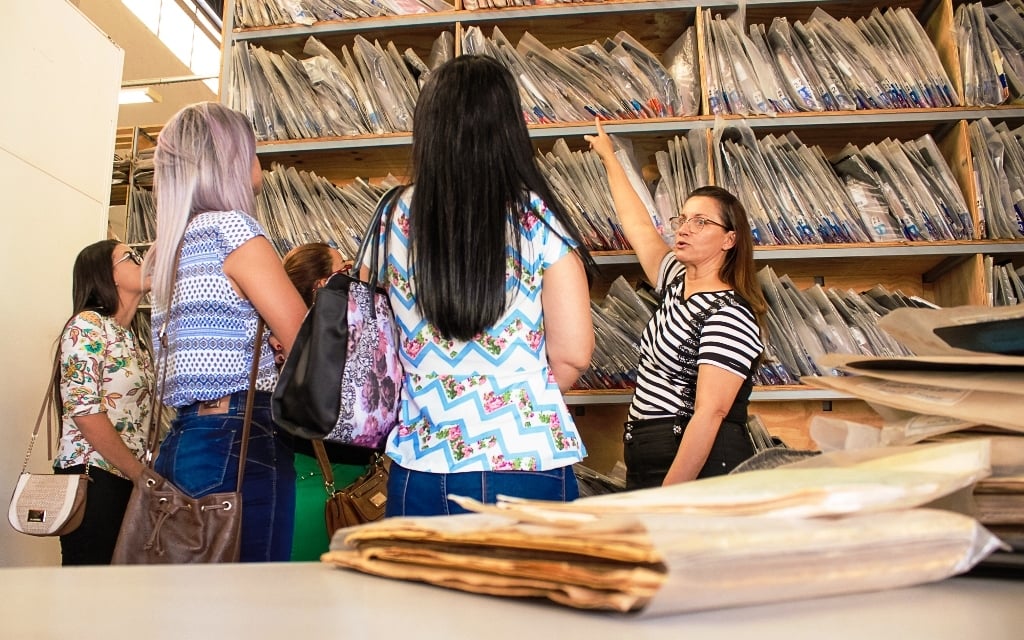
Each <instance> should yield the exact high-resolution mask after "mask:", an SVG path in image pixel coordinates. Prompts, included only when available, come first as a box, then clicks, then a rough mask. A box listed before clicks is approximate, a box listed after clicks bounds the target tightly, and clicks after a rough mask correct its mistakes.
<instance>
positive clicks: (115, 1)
mask: <svg viewBox="0 0 1024 640" xmlns="http://www.w3.org/2000/svg"><path fill="white" fill-rule="evenodd" d="M165 1H166V0H165ZM70 2H71V4H73V5H75V6H77V7H78V9H79V10H80V11H81V12H82V13H84V14H85V15H86V16H87V17H88V18H89V19H90V20H92V22H93V23H95V24H96V26H97V27H99V28H100V30H101V31H103V32H104V33H106V34H107V36H109V37H110V39H111V40H113V41H114V43H116V44H117V45H118V46H120V47H121V48H122V49H123V50H124V71H123V73H122V76H121V81H122V82H129V81H134V80H149V79H167V78H179V77H182V76H192V75H194V74H193V72H192V70H191V69H189V68H188V67H187V66H185V65H184V64H183V63H182V62H181V61H179V60H178V59H177V58H176V57H174V55H173V54H172V53H171V52H170V51H169V50H168V49H167V48H166V47H165V46H164V44H163V43H162V42H160V39H159V38H157V37H156V36H155V35H154V34H153V33H152V32H151V31H150V30H149V29H147V28H146V27H145V25H143V24H142V22H140V21H139V19H138V18H136V17H135V14H133V13H132V12H131V11H129V10H128V9H127V8H126V7H125V6H124V5H123V4H121V2H120V1H119V0H70ZM147 86H152V87H153V90H154V91H156V93H157V94H159V95H160V97H161V101H160V102H156V103H148V104H131V105H121V107H120V109H119V110H118V116H117V125H118V126H119V127H127V126H135V125H162V124H164V123H166V122H167V121H168V120H169V119H170V118H171V116H172V115H174V114H175V112H177V111H178V109H180V108H181V107H183V106H185V105H187V104H192V103H193V102H202V101H204V100H216V99H217V96H216V95H215V94H214V93H213V92H212V91H211V90H210V89H209V87H207V86H206V85H205V84H203V83H202V82H181V83H173V84H170V83H168V84H155V83H154V84H149V85H147Z"/></svg>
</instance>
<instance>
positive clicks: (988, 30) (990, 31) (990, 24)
mask: <svg viewBox="0 0 1024 640" xmlns="http://www.w3.org/2000/svg"><path fill="white" fill-rule="evenodd" d="M1004 4H1007V7H1006V8H1007V9H1009V6H1008V3H1004ZM998 15H1000V16H1002V17H1003V18H1004V19H1003V20H999V21H998V23H999V25H1000V26H1006V27H1007V28H1008V30H1010V31H1011V32H1012V31H1013V26H1014V25H1015V23H1016V22H1018V21H1020V20H1021V18H1020V16H1016V19H1012V16H1014V15H1015V14H1014V12H1013V10H1012V9H1009V10H1008V11H1006V10H1000V11H999V13H998ZM1006 18H1009V19H1011V20H1012V21H1010V20H1006ZM954 22H955V26H956V43H957V47H958V48H959V50H960V56H959V58H960V72H961V73H962V74H963V78H964V103H965V104H967V105H971V106H986V105H996V104H1002V103H1004V102H1006V101H1007V100H1008V99H1009V98H1010V88H1009V81H1008V78H1007V73H1006V70H1007V67H1008V66H1009V67H1010V69H1011V71H1013V72H1014V76H1015V80H1017V82H1018V84H1017V89H1018V92H1017V93H1016V95H1015V97H1020V93H1019V89H1020V84H1019V81H1020V76H1018V75H1017V73H1019V72H1020V71H1024V69H1022V68H1021V64H1020V62H1021V59H1020V58H1021V51H1020V50H1019V49H1016V48H1015V47H1014V45H1013V44H1012V42H1011V41H1010V40H1008V38H1007V34H1006V32H1005V31H1003V30H1002V29H1001V28H1000V27H996V26H995V22H994V21H992V20H990V18H989V17H988V15H987V12H986V10H985V9H984V8H982V6H981V3H980V2H975V3H971V4H964V5H960V6H959V7H957V9H956V14H955V16H954ZM996 33H999V36H998V38H997V37H996V35H995V34H996ZM997 40H998V41H997ZM1004 44H1005V45H1006V49H1005V52H1006V53H1008V54H1010V56H1011V57H1012V58H1013V65H1006V64H1005V58H1004V48H1003V46H1002V45H1004Z"/></svg>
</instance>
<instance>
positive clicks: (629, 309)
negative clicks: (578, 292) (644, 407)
mask: <svg viewBox="0 0 1024 640" xmlns="http://www.w3.org/2000/svg"><path fill="white" fill-rule="evenodd" d="M590 311H591V316H592V318H593V322H594V333H595V334H596V336H597V340H595V343H596V344H595V347H594V354H593V356H592V357H591V359H590V367H589V368H588V369H587V370H586V371H584V372H583V374H582V375H581V376H580V378H579V380H578V381H577V382H576V385H575V387H574V388H575V389H627V388H629V389H631V388H633V387H635V386H636V368H637V363H638V362H639V361H640V335H641V334H642V333H643V330H644V328H645V327H646V326H647V322H648V320H650V318H651V314H652V313H653V311H654V307H653V305H652V304H650V303H649V302H648V301H645V300H644V299H643V298H641V297H640V296H639V295H638V294H637V292H636V291H634V290H633V288H632V287H630V286H629V283H628V282H626V279H625V278H623V277H622V276H619V277H618V278H616V279H615V281H614V282H612V285H611V287H610V288H609V289H608V294H607V295H606V296H605V298H604V300H602V301H601V302H600V303H598V302H591V305H590Z"/></svg>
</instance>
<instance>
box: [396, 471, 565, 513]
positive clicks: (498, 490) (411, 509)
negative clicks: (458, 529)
mask: <svg viewBox="0 0 1024 640" xmlns="http://www.w3.org/2000/svg"><path fill="white" fill-rule="evenodd" d="M449 493H451V494H455V495H459V496H465V497H467V498H473V499H475V500H479V501H480V502H487V503H491V504H493V503H494V502H496V500H497V496H498V494H501V495H503V496H514V497H516V498H528V499H531V500H553V501H556V502H572V501H573V500H575V499H576V498H578V497H579V496H580V488H579V485H577V484H576V475H575V474H574V473H573V470H572V466H571V465H570V466H566V467H561V468H560V469H551V470H550V471H467V472H463V473H427V472H424V471H413V470H411V469H406V468H405V467H403V466H401V465H398V464H395V463H392V464H391V472H390V475H389V477H388V502H387V510H386V512H385V516H445V515H452V514H456V513H466V510H465V509H463V508H462V507H460V506H459V505H457V504H455V503H454V502H451V501H450V500H448V498H447V496H448V494H449Z"/></svg>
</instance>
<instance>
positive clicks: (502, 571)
mask: <svg viewBox="0 0 1024 640" xmlns="http://www.w3.org/2000/svg"><path fill="white" fill-rule="evenodd" d="M815 462H816V468H793V469H791V468H786V467H780V468H776V469H770V470H762V471H751V472H747V473H741V474H736V475H730V476H722V477H718V478H709V479H704V480H697V481H694V482H690V483H685V484H681V485H675V486H671V487H662V488H657V489H645V490H641V491H633V492H624V493H616V494H608V495H601V496H594V497H589V498H581V499H579V500H577V501H575V502H572V503H565V504H562V503H550V502H542V501H527V500H512V499H502V500H500V501H499V503H498V504H497V505H484V504H480V503H477V502H475V501H472V500H468V499H465V498H459V497H453V498H452V499H453V500H455V501H457V502H458V503H459V504H461V505H463V506H464V507H466V508H467V509H470V510H472V511H476V512H477V513H471V514H466V515H457V516H449V517H434V518H389V519H385V520H382V521H378V522H375V523H371V524H368V525H362V526H359V527H353V528H349V529H343V530H340V531H338V532H337V533H336V534H335V537H334V539H333V541H332V545H331V549H332V550H331V551H329V552H328V553H326V554H324V555H323V556H322V560H323V561H324V562H327V563H330V564H334V565H337V566H339V567H343V568H349V569H356V570H359V571H363V572H366V573H370V574H374V575H379V576H384V577H389V578H397V579H405V580H415V581H420V582H426V583H430V584H435V585H438V586H443V587H448V588H453V589H459V590H463V591H470V592H474V593H483V594H491V595H496V596H511V597H529V598H546V599H549V600H551V601H553V602H557V603H560V604H564V605H567V606H571V607H575V608H582V609H606V610H613V611H621V612H627V611H638V612H641V614H642V615H664V614H672V613H681V612H686V611H696V610H702V609H712V608H722V607H733V606H740V605H747V604H755V603H768V602H777V601H783V600H793V599H799V598H807V597H819V596H824V595H835V594H841V593H854V592H861V591H870V590H877V589H886V588H893V587H900V586H907V585H913V584H920V583H925V582H931V581H935V580H941V579H943V578H946V577H949V576H952V575H955V574H957V573H961V572H964V571H966V570H968V569H970V568H971V567H972V566H974V565H975V564H976V563H977V562H978V561H979V560H980V559H982V558H984V557H985V556H986V555H988V554H989V553H990V552H992V551H993V550H994V549H996V548H997V547H998V546H999V545H1000V542H999V540H998V539H997V538H996V537H995V536H993V535H991V534H990V533H989V532H987V531H986V530H985V529H984V528H983V527H982V526H981V525H980V524H978V523H977V521H975V520H974V519H972V518H970V517H967V516H964V515H962V514H957V513H953V512H948V511H940V510H934V509H925V508H919V507H920V505H923V504H927V503H928V502H930V501H932V500H934V499H936V498H939V497H941V496H943V495H948V494H949V493H952V492H954V491H957V490H959V489H962V488H963V487H967V486H970V485H971V484H972V483H974V482H976V481H977V480H978V479H980V478H984V477H985V476H987V475H988V473H989V448H988V443H987V441H965V442H958V443H951V444H943V445H927V446H925V445H919V446H916V447H912V448H907V449H879V450H876V451H875V452H874V454H873V455H866V454H864V453H861V454H859V455H857V456H856V457H854V458H853V459H850V458H849V457H848V456H846V454H837V455H836V456H831V454H826V455H823V456H818V457H817V458H816V459H815Z"/></svg>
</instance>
